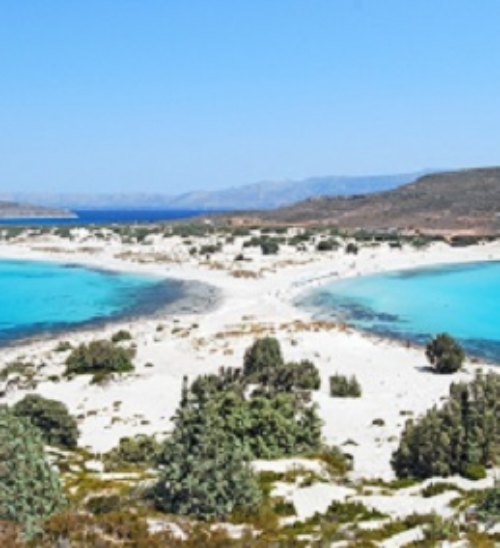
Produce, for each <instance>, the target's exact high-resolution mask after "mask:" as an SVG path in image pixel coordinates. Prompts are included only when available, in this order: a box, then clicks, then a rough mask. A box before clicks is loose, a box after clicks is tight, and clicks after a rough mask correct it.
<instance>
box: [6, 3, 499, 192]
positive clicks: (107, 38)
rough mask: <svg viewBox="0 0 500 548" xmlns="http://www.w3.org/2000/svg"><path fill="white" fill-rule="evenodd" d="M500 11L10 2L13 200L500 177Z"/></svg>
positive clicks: (442, 6)
mask: <svg viewBox="0 0 500 548" xmlns="http://www.w3.org/2000/svg"><path fill="white" fill-rule="evenodd" d="M499 21H500V2H499V1H498V0H479V1H478V0H413V1H410V0H237V1H235V0H175V1H174V0H119V1H117V0H85V1H80V2H76V1H74V2H69V1H67V0H43V1H40V0H22V2H19V1H15V0H3V1H2V2H0V191H3V192H6V191H24V192H35V191H36V192H95V193H98V192H163V193H166V194H179V193H182V192H186V191H191V190H199V189H203V190H214V189H218V188H225V187H230V186H239V185H244V184H247V183H252V182H257V181H265V180H296V179H297V180H299V179H302V178H307V177H310V176H319V175H368V174H387V173H401V172H411V171H414V170H419V169H422V168H460V167H473V166H485V165H500V33H499V32H498V22H499Z"/></svg>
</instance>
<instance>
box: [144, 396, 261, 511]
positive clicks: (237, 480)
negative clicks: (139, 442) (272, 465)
mask: <svg viewBox="0 0 500 548" xmlns="http://www.w3.org/2000/svg"><path fill="white" fill-rule="evenodd" d="M174 424H175V427H174V431H173V433H172V436H171V438H169V439H168V440H167V442H166V444H165V447H164V455H165V459H164V462H163V468H162V476H161V480H160V481H159V482H158V484H157V486H156V489H155V494H154V496H155V502H156V506H157V507H158V508H159V509H161V510H163V511H166V512H169V513H173V514H181V515H192V516H196V517H198V518H201V519H223V518H225V517H227V516H228V515H229V514H231V513H232V512H233V511H235V510H237V509H243V510H254V509H255V508H256V507H257V506H258V505H259V503H260V500H261V493H260V490H259V488H258V484H257V481H256V478H255V476H254V475H253V473H252V471H251V470H250V468H249V465H248V455H247V454H245V452H244V451H243V450H242V449H241V448H240V445H239V444H238V443H235V442H236V440H235V439H234V437H233V436H232V435H230V434H229V433H228V432H227V430H226V429H225V427H224V419H223V417H222V416H221V415H220V414H219V413H217V412H216V411H215V410H214V409H212V404H211V403H210V402H208V403H207V407H205V408H204V409H202V410H201V412H196V410H195V408H194V407H192V406H191V405H190V403H189V401H188V400H187V399H185V398H183V401H182V403H181V406H180V408H179V410H178V412H177V415H176V417H175V418H174Z"/></svg>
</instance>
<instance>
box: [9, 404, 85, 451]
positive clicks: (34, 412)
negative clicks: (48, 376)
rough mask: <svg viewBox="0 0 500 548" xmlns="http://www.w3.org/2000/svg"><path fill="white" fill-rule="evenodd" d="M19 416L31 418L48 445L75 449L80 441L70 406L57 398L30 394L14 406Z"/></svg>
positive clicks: (14, 410)
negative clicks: (69, 409) (50, 398)
mask: <svg viewBox="0 0 500 548" xmlns="http://www.w3.org/2000/svg"><path fill="white" fill-rule="evenodd" d="M12 410H13V412H14V414H15V415H17V416H18V417H24V418H26V419H29V421H30V422H31V424H33V426H35V427H36V428H38V429H39V430H40V432H41V435H42V438H43V440H44V441H45V443H47V444H48V445H54V446H57V447H62V448H64V449H74V448H75V447H76V445H77V441H78V435H79V432H78V426H77V423H76V420H75V419H74V418H73V417H72V416H71V415H70V414H69V412H68V408H67V407H66V406H65V405H64V404H63V403H61V402H60V401H57V400H49V399H46V398H43V397H42V396H39V395H37V394H28V395H27V396H25V397H24V398H23V399H22V400H20V401H19V402H17V403H16V404H15V405H14V407H13V409H12Z"/></svg>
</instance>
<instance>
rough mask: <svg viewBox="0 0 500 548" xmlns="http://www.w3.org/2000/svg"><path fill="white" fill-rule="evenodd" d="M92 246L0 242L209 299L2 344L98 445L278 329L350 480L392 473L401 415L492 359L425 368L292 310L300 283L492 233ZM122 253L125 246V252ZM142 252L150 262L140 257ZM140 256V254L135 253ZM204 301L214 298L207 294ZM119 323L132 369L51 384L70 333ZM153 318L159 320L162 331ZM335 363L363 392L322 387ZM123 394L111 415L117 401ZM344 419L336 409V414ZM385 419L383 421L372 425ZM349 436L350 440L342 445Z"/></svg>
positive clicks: (482, 253)
mask: <svg viewBox="0 0 500 548" xmlns="http://www.w3.org/2000/svg"><path fill="white" fill-rule="evenodd" d="M90 243H91V244H93V245H94V246H95V249H93V250H92V252H89V251H88V249H89V241H88V240H87V241H85V242H83V243H78V242H76V243H75V242H69V243H68V242H64V245H61V246H60V248H59V249H56V248H55V246H54V244H53V243H51V247H50V249H51V250H49V251H47V245H46V244H43V245H40V244H39V243H34V242H33V241H31V240H29V239H28V240H27V241H26V242H23V243H20V244H19V243H16V244H10V243H9V244H3V245H0V259H1V258H5V259H7V258H9V259H30V260H55V261H58V262H65V263H73V264H81V265H85V266H88V267H91V268H92V267H98V268H104V269H106V270H114V271H120V272H134V273H140V274H152V275H159V276H163V277H165V278H171V279H177V280H184V281H185V282H189V281H194V282H199V283H202V284H208V286H210V287H212V288H214V291H216V294H217V297H216V298H215V301H216V303H215V305H214V306H210V307H208V306H207V307H204V305H203V304H201V305H200V309H201V310H187V311H183V312H184V313H182V314H180V312H179V311H173V312H172V311H171V312H168V311H162V312H161V313H160V314H159V315H158V316H157V317H154V318H152V317H142V318H130V319H126V320H124V321H122V322H117V323H115V322H113V323H112V324H110V325H106V326H102V328H99V329H88V330H84V331H82V330H74V331H72V332H71V333H69V334H65V335H62V334H61V335H57V336H54V337H50V338H49V339H44V340H37V341H27V342H26V344H25V343H23V344H19V345H16V347H8V348H5V347H4V348H0V364H2V365H3V364H7V363H9V362H11V361H14V360H15V359H18V357H19V356H20V355H22V356H24V358H23V359H25V360H28V361H29V360H33V361H35V362H36V363H40V364H43V366H42V365H41V366H40V367H41V369H40V379H39V381H38V383H37V387H36V389H35V391H36V392H38V393H41V394H42V395H44V396H46V397H51V398H54V399H59V400H61V401H63V402H64V403H66V404H67V405H68V407H69V408H70V410H71V412H72V413H74V414H75V415H78V416H80V417H82V418H81V424H80V428H81V431H82V438H81V444H82V446H84V447H87V448H88V450H90V451H92V452H94V453H97V454H100V453H102V452H103V451H107V450H109V449H111V447H113V446H115V445H116V443H117V442H118V440H119V439H120V438H121V437H123V436H130V435H134V434H135V433H146V434H151V433H158V432H160V433H161V432H168V431H169V430H170V429H171V426H172V424H171V418H172V417H173V415H174V413H175V410H176V407H177V404H178V402H179V399H180V394H181V387H182V379H183V378H184V376H188V377H189V378H191V379H192V378H194V376H196V375H200V374H208V373H216V372H217V371H218V370H219V368H220V367H221V366H225V367H240V366H241V364H242V359H243V354H244V352H245V349H246V348H247V347H248V346H249V345H250V344H251V343H252V342H253V340H254V339H255V338H256V337H259V336H264V335H272V336H276V337H277V338H278V339H279V340H280V342H281V344H282V347H283V352H284V354H285V356H286V357H287V359H291V360H302V359H310V360H311V361H313V362H314V363H315V364H316V366H317V367H318V369H319V371H320V374H321V378H322V388H321V390H320V391H318V392H317V393H315V394H314V401H315V402H316V403H317V404H318V407H319V413H320V416H321V418H322V419H323V421H324V429H323V431H324V436H325V440H326V442H327V443H332V444H335V445H338V446H340V447H341V448H342V447H345V448H346V450H347V451H348V452H349V453H350V454H352V456H353V458H354V470H353V472H352V474H351V475H352V477H353V478H378V477H380V478H389V479H390V478H392V477H393V473H392V470H391V468H390V455H391V452H392V451H393V450H394V449H395V447H396V446H397V439H398V437H399V434H400V433H401V430H402V428H403V426H404V422H405V420H406V418H405V417H408V416H418V415H419V414H421V413H423V412H424V411H425V410H426V409H428V408H430V407H432V405H435V404H438V403H439V402H440V401H441V400H442V398H443V397H445V396H446V394H447V393H448V389H449V386H450V384H451V383H452V382H456V381H458V380H468V379H470V378H471V375H472V374H473V372H474V370H476V369H478V368H486V369H488V368H490V367H491V366H490V365H488V364H486V363H484V362H478V363H476V362H474V363H472V361H471V360H469V361H468V362H467V365H466V367H465V369H464V371H463V372H460V373H458V374H455V375H451V376H437V375H433V374H431V373H429V372H428V371H426V370H425V365H426V361H425V356H424V353H423V349H422V348H419V347H415V346H414V345H411V346H408V345H406V344H405V343H404V342H402V341H401V342H399V341H394V340H390V339H389V340H388V339H385V338H379V337H373V336H371V335H368V334H364V333H360V332H358V331H356V330H354V329H351V328H345V327H343V326H339V325H335V324H333V323H332V322H330V324H329V325H328V322H325V325H324V326H318V325H315V326H314V328H312V327H311V326H313V325H314V318H313V317H312V316H311V314H310V313H309V312H308V311H305V310H302V309H299V308H297V307H296V306H295V305H294V299H295V298H296V297H297V295H299V294H300V293H303V292H304V291H309V290H311V289H314V288H317V287H321V286H322V285H325V284H328V283H331V282H332V281H333V280H335V279H342V278H345V277H349V276H361V275H368V274H373V273H376V272H384V271H389V270H401V269H406V268H408V269H409V268H419V267H425V266H431V265H437V264H452V263H460V262H474V261H478V260H498V259H499V258H500V244H498V243H497V242H492V243H488V244H484V245H477V246H471V247H468V248H452V247H450V246H447V245H445V244H442V243H438V244H433V245H431V246H430V247H429V248H428V249H425V250H415V249H410V248H406V247H405V248H403V249H397V250H394V249H390V248H389V247H388V246H381V247H379V248H369V247H368V248H363V249H361V250H360V252H359V253H358V254H357V255H355V256H354V255H349V254H346V253H344V252H342V251H338V252H334V253H329V254H321V253H318V252H312V251H311V252H310V253H306V254H301V255H297V254H296V253H294V254H292V252H290V253H289V254H287V252H286V251H284V252H283V253H280V254H279V255H277V256H271V257H266V256H261V255H260V252H259V253H257V251H255V252H252V250H250V251H247V250H246V253H248V256H249V258H250V260H251V262H248V263H244V264H243V266H242V265H237V264H236V263H235V262H234V255H235V253H236V251H237V249H238V247H237V245H238V244H237V243H236V244H235V246H234V248H231V249H230V250H229V251H228V252H227V254H226V256H222V257H219V258H217V260H215V259H214V260H212V261H206V260H205V259H204V258H203V259H202V258H193V257H189V256H188V255H186V256H185V257H184V259H183V258H182V257H181V256H179V257H177V256H176V259H175V260H172V261H170V262H159V261H158V262H154V261H151V262H148V261H149V256H150V255H151V256H152V253H157V254H158V257H164V255H165V254H170V255H169V256H174V254H173V250H177V249H178V248H177V247H176V246H178V241H176V240H173V241H168V242H167V243H164V242H161V243H159V244H158V245H156V246H154V247H153V249H151V248H150V247H148V248H146V250H144V248H140V247H138V246H136V247H133V246H128V247H125V246H115V247H113V246H103V245H101V247H98V242H93V241H92V242H90ZM124 252H126V253H128V255H127V256H130V258H128V259H127V260H125V259H123V256H124ZM146 257H148V261H146ZM139 260H142V261H143V262H138V261H139ZM243 268H245V269H246V270H249V269H250V268H252V269H253V272H255V276H254V277H241V276H238V275H235V272H236V273H238V269H239V270H242V269H243ZM211 304H214V303H213V302H212V303H211ZM120 328H122V329H127V330H129V331H130V332H131V334H132V336H133V341H134V345H135V347H136V351H137V357H136V371H135V372H134V373H133V374H132V375H130V376H127V377H124V378H123V379H118V380H116V381H114V382H112V383H110V384H109V385H108V386H106V387H99V386H94V385H90V384H89V379H88V378H86V377H79V378H76V379H73V380H71V381H64V382H58V383H55V382H51V381H50V380H49V378H50V377H51V376H52V377H53V376H55V375H61V371H62V370H63V367H64V358H65V356H64V354H63V355H59V354H58V353H57V352H55V351H54V348H55V346H56V345H57V343H58V342H60V341H61V340H65V339H67V338H68V337H69V338H70V339H71V341H72V342H73V343H74V344H79V343H80V342H87V341H90V340H93V339H95V338H106V337H109V336H110V335H111V334H112V333H113V332H114V331H116V330H117V329H120ZM160 328H161V329H160ZM334 373H341V374H346V375H349V376H350V375H356V377H357V378H358V379H359V381H360V383H361V385H362V387H363V397H362V398H359V399H357V400H339V399H337V398H331V397H330V396H329V393H328V378H329V376H330V375H332V374H334ZM25 393H26V391H23V390H16V391H14V392H11V393H8V394H7V396H6V397H5V398H4V401H5V402H6V403H13V402H15V401H17V400H19V399H20V398H21V397H22V396H23V395H24V394H25ZM118 401H119V402H121V406H120V412H119V414H118V413H117V412H116V409H115V408H113V403H114V402H118ZM339 417H342V419H339ZM376 419H382V421H383V426H381V427H376V426H373V422H374V421H375V420H376ZM346 443H347V445H346Z"/></svg>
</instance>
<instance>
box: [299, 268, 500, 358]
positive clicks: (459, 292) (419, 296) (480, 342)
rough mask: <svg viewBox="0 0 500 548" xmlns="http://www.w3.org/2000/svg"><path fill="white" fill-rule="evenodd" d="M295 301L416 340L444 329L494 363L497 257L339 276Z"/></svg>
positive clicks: (498, 332) (498, 335) (498, 346)
mask: <svg viewBox="0 0 500 548" xmlns="http://www.w3.org/2000/svg"><path fill="white" fill-rule="evenodd" d="M299 304H302V305H305V306H307V307H310V308H312V309H314V310H315V311H316V312H317V315H318V316H320V317H323V318H325V317H328V318H333V319H336V320H341V321H344V322H345V323H347V324H349V325H352V326H354V327H357V328H359V329H362V330H366V331H369V332H372V333H376V334H379V335H383V336H390V337H396V338H401V339H408V340H412V341H415V342H418V343H426V342H427V341H428V340H429V338H430V337H432V336H434V335H435V334H437V333H441V332H448V333H450V334H451V335H452V336H454V337H456V338H457V339H459V340H460V341H461V342H462V344H463V345H464V347H465V348H466V349H467V350H468V351H469V352H470V353H471V354H474V355H477V356H480V357H483V358H486V359H489V360H494V361H496V362H500V262H479V263H472V264H471V263H469V264H457V265H453V266H439V267H433V268H421V269H415V270H402V271H398V272H389V273H385V274H377V275H373V276H364V277H358V278H351V279H345V280H341V281H338V282H334V283H331V284H329V285H328V286H326V287H323V288H321V289H319V290H315V291H313V292H312V293H310V294H308V295H307V296H306V297H305V298H303V299H301V301H300V303H299Z"/></svg>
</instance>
